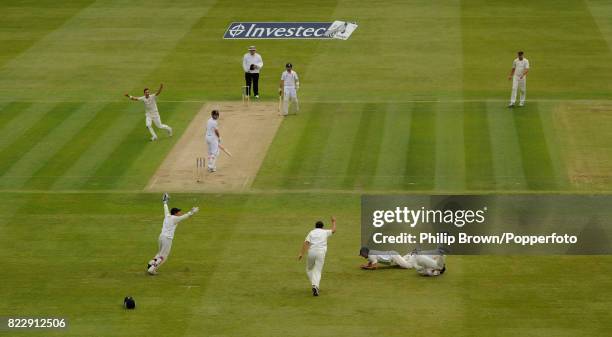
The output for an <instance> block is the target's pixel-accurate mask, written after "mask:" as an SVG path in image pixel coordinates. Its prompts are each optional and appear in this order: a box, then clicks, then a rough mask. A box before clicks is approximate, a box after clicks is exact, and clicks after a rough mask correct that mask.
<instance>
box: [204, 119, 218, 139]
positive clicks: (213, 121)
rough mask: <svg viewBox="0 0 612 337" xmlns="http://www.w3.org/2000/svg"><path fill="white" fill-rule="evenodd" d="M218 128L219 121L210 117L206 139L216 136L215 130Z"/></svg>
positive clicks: (207, 123)
mask: <svg viewBox="0 0 612 337" xmlns="http://www.w3.org/2000/svg"><path fill="white" fill-rule="evenodd" d="M217 126H218V123H217V120H216V119H214V118H212V117H210V118H209V119H208V122H206V137H212V136H216V135H217V134H216V133H215V129H217Z"/></svg>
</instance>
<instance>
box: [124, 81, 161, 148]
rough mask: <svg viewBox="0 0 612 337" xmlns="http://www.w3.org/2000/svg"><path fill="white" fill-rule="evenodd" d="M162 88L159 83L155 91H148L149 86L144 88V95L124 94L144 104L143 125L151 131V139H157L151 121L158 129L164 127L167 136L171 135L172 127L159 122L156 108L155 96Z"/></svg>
mask: <svg viewBox="0 0 612 337" xmlns="http://www.w3.org/2000/svg"><path fill="white" fill-rule="evenodd" d="M163 88H164V84H163V83H162V84H160V85H159V89H158V90H157V92H156V93H154V94H151V93H149V88H145V89H144V96H140V97H134V96H130V95H129V94H127V93H126V94H125V97H127V98H129V99H130V100H132V101H141V102H143V103H144V105H145V125H146V126H147V129H149V132H150V133H151V141H156V140H157V135H156V134H155V130H153V127H151V122H153V123H155V126H157V127H158V128H159V129H164V130H166V132H168V136H170V137H172V128H171V127H169V126H168V125H166V124H163V123H162V122H161V118H160V117H159V111H158V110H157V102H156V97H157V96H159V95H160V94H161V92H162V89H163Z"/></svg>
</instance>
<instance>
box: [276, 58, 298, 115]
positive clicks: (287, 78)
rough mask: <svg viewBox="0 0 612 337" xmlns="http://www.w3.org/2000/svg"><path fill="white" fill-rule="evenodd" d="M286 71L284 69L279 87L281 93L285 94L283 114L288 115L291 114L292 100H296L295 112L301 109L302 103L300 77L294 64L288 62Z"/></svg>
mask: <svg viewBox="0 0 612 337" xmlns="http://www.w3.org/2000/svg"><path fill="white" fill-rule="evenodd" d="M285 69H286V70H285V71H283V73H282V75H281V80H280V86H279V88H278V91H279V93H280V94H281V95H282V96H283V108H282V112H281V113H282V115H283V116H287V115H288V114H289V105H290V104H291V102H290V101H291V100H293V101H294V102H295V112H296V113H297V112H298V111H300V105H299V103H298V98H297V91H298V90H299V89H300V78H299V77H298V74H297V73H296V72H295V71H293V65H292V64H291V63H287V65H285Z"/></svg>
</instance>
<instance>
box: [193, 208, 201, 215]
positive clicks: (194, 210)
mask: <svg viewBox="0 0 612 337" xmlns="http://www.w3.org/2000/svg"><path fill="white" fill-rule="evenodd" d="M199 211H200V207H194V208H192V209H191V214H196V213H198V212H199Z"/></svg>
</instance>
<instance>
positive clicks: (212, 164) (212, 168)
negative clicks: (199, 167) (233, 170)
mask: <svg viewBox="0 0 612 337" xmlns="http://www.w3.org/2000/svg"><path fill="white" fill-rule="evenodd" d="M218 120H219V110H213V111H212V112H211V113H210V118H209V119H208V121H207V122H206V145H207V146H208V160H207V163H208V172H216V171H217V157H219V143H221V134H220V133H219V129H218V127H219V123H218Z"/></svg>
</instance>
